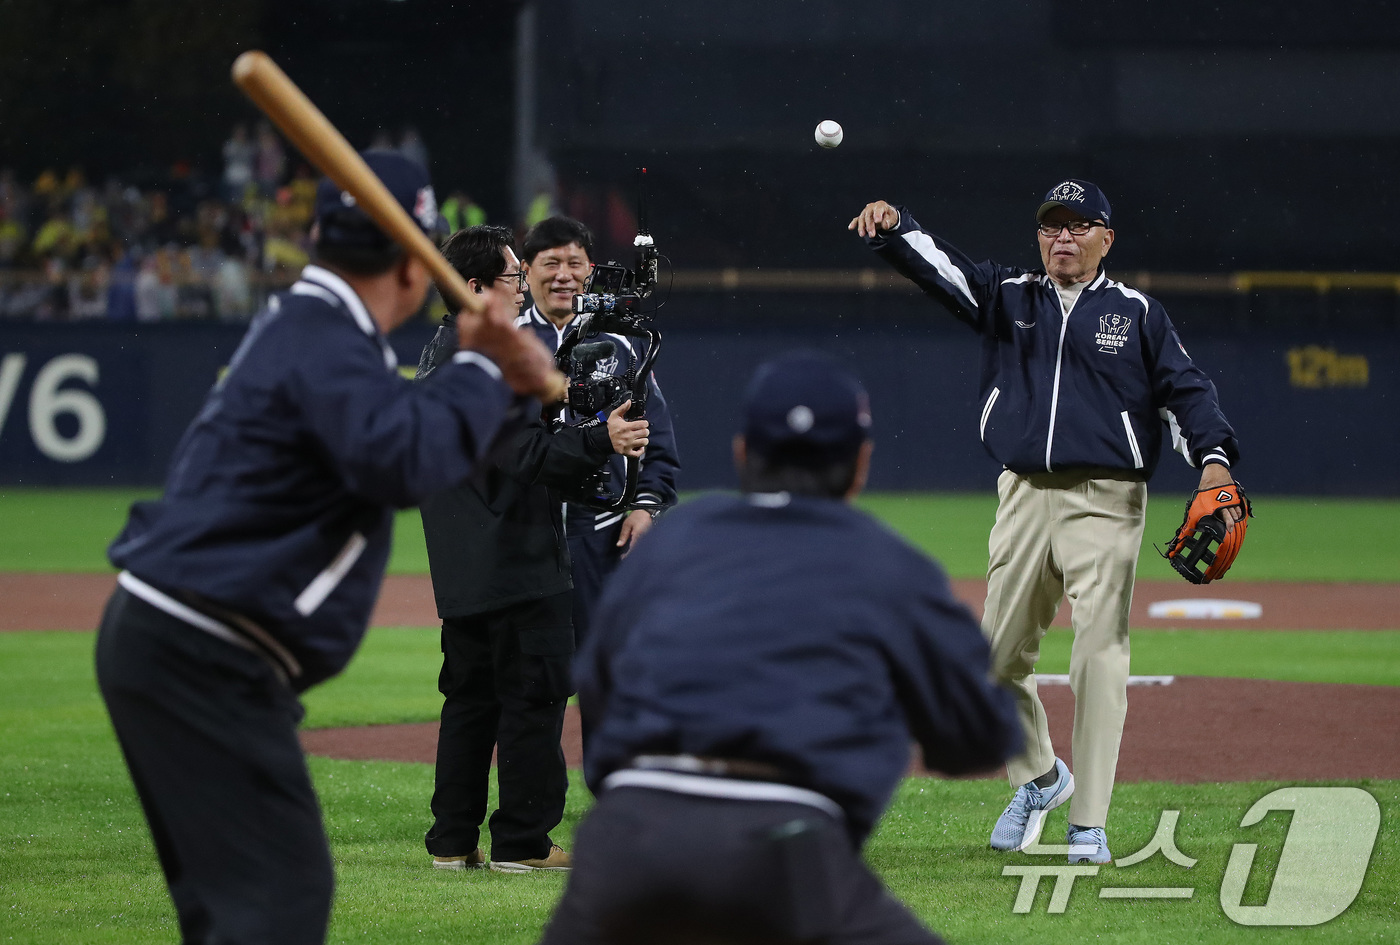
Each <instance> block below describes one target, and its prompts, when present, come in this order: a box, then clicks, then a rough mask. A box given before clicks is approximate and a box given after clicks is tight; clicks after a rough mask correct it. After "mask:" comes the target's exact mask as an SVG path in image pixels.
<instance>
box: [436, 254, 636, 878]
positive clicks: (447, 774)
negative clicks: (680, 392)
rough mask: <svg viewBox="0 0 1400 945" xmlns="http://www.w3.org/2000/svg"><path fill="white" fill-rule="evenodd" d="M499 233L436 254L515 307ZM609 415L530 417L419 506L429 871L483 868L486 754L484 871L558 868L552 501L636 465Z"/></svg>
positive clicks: (558, 589)
mask: <svg viewBox="0 0 1400 945" xmlns="http://www.w3.org/2000/svg"><path fill="white" fill-rule="evenodd" d="M512 242H513V237H512V234H511V232H510V230H508V229H505V228H504V227H496V226H475V227H468V228H467V229H464V230H461V231H459V232H458V233H456V234H455V235H454V236H453V237H452V238H451V239H450V240H448V241H447V243H446V244H445V245H444V246H443V255H444V256H445V257H446V258H447V261H448V262H450V263H451V264H452V266H453V267H454V268H455V269H456V270H457V271H458V272H460V273H461V274H462V276H463V277H464V278H465V279H466V280H467V285H468V287H469V288H470V289H471V290H472V291H473V292H476V293H479V294H482V295H485V296H488V297H491V296H494V297H497V298H503V299H505V300H508V301H509V302H510V303H511V304H513V305H515V306H516V308H517V310H518V308H519V306H520V304H521V302H523V300H524V291H523V283H522V280H521V277H520V262H519V260H518V259H516V256H515V253H514V252H513V251H512V249H511V244H512ZM448 321H449V324H448V325H445V326H444V327H443V328H440V329H439V330H438V334H437V336H436V337H435V338H434V339H433V341H432V342H431V343H429V344H428V346H427V347H426V348H424V350H423V358H422V361H421V362H420V363H419V366H418V377H419V378H423V377H426V376H427V375H428V374H430V373H432V371H433V370H435V369H436V368H437V367H438V366H439V365H440V364H443V363H446V362H447V361H449V360H450V359H451V357H452V354H453V351H452V349H453V347H454V346H453V344H452V338H453V337H454V336H453V331H454V329H453V328H452V327H451V325H450V321H451V316H449V318H448ZM622 414H623V410H621V409H618V410H616V411H614V412H613V414H612V416H610V417H609V418H608V422H607V424H606V425H600V426H597V427H594V428H592V429H588V430H582V429H577V428H572V427H566V428H563V429H561V430H559V432H558V433H556V434H551V433H549V432H548V431H547V430H546V429H545V426H544V424H543V422H542V421H541V420H539V419H538V417H537V418H536V419H535V421H534V422H533V423H531V424H530V425H529V426H528V427H526V428H524V429H523V430H522V431H520V432H518V433H516V434H514V435H513V436H510V437H508V438H506V439H504V440H502V441H500V442H498V443H497V444H496V445H495V448H494V449H493V452H492V456H491V458H490V462H489V463H487V464H485V465H484V468H483V469H481V470H480V471H479V472H478V474H477V475H476V476H474V477H472V478H471V479H470V480H468V481H466V482H464V483H462V484H461V485H459V486H456V487H454V488H452V489H449V490H447V491H445V492H441V493H438V494H437V495H434V496H432V497H430V498H429V499H428V500H427V501H425V502H424V503H423V505H422V517H423V534H424V536H425V538H426V539H427V547H428V566H429V569H430V571H431V573H432V579H433V595H434V597H435V598H436V599H437V608H438V615H439V616H440V617H441V618H442V654H443V658H442V673H441V675H440V676H439V679H438V688H439V690H440V691H441V692H442V694H443V697H444V702H443V706H442V723H441V727H440V729H439V733H438V750H437V769H436V772H435V775H434V788H433V800H432V811H433V817H434V822H433V827H432V829H431V830H430V831H428V834H427V837H426V838H425V840H426V844H427V847H428V852H430V853H432V854H433V865H434V866H437V867H439V868H443V869H460V868H465V867H479V866H485V865H487V860H486V857H485V856H484V855H483V854H482V851H481V849H480V847H479V845H478V843H479V840H480V828H481V824H482V821H483V820H484V819H485V817H486V809H487V791H488V788H489V779H490V772H491V752H492V749H493V748H494V749H496V750H497V772H496V779H497V783H498V785H499V787H500V799H499V805H498V809H497V811H496V812H495V813H494V814H493V815H492V816H491V823H490V831H491V861H490V866H491V868H492V869H495V870H498V871H500V872H512V873H523V872H531V871H535V870H564V869H568V868H569V854H568V853H566V852H565V851H564V850H562V849H561V848H559V847H558V846H555V845H554V844H553V842H552V841H551V840H550V837H549V831H550V830H552V829H553V828H554V827H556V826H558V824H559V821H560V818H561V817H562V816H563V813H564V794H565V791H566V790H567V788H568V777H567V775H566V773H565V770H564V754H563V751H562V750H561V748H560V746H559V737H560V733H561V730H562V728H563V724H564V705H565V702H566V700H567V699H568V697H569V692H570V689H571V687H570V683H569V661H570V659H571V657H572V655H573V651H574V630H573V626H572V623H571V620H570V607H571V604H570V597H571V594H570V590H569V588H570V578H569V554H568V549H567V548H566V546H565V544H564V542H563V540H562V535H563V520H562V511H561V501H560V499H559V497H558V496H557V495H556V494H555V492H554V491H553V490H554V489H555V488H567V487H571V486H574V485H576V484H577V483H579V482H580V481H582V480H583V479H585V478H586V477H588V476H589V475H591V474H592V473H593V471H594V470H596V469H597V468H598V466H599V465H600V464H602V463H603V462H605V461H606V460H607V458H608V457H609V456H610V455H611V454H612V453H613V452H614V451H616V452H620V453H624V454H631V455H641V452H642V450H643V449H645V447H646V441H647V437H646V434H647V423H646V421H645V420H638V421H628V420H625V419H624V418H623V416H622Z"/></svg>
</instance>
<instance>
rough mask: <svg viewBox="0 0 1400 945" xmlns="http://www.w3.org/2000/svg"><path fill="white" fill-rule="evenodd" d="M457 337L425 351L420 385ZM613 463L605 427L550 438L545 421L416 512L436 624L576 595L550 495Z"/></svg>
mask: <svg viewBox="0 0 1400 945" xmlns="http://www.w3.org/2000/svg"><path fill="white" fill-rule="evenodd" d="M454 337H455V332H454V330H453V329H452V328H451V327H448V326H444V327H443V328H440V329H438V336H437V337H436V338H434V339H433V341H432V342H430V343H429V344H428V346H427V347H426V348H425V349H424V352H423V361H422V362H421V363H420V364H419V368H418V377H419V378H420V379H421V378H423V377H426V376H427V375H429V374H431V373H432V372H433V371H434V369H435V368H436V367H437V366H438V365H439V364H441V363H443V362H445V361H446V360H448V359H449V358H450V357H451V353H452V349H453V348H454V347H455V344H454V341H453V338H454ZM610 455H612V444H611V443H610V441H609V440H608V430H607V427H606V426H599V427H594V428H592V429H588V430H579V429H575V428H571V427H566V428H564V429H561V430H559V431H558V432H557V433H550V432H549V431H548V430H547V428H546V426H545V424H544V422H543V421H542V420H537V421H535V422H533V423H531V424H530V425H529V426H527V427H526V428H525V429H523V430H520V431H517V432H515V433H513V434H509V435H507V436H505V437H502V439H501V441H500V442H499V443H498V444H497V445H496V446H495V448H493V450H492V453H491V455H490V457H489V459H488V461H487V462H485V463H483V464H482V465H481V467H480V468H479V469H478V471H477V472H476V474H475V475H473V476H472V477H471V478H470V479H468V480H467V481H466V482H463V483H462V484H461V485H458V486H454V487H453V488H451V489H447V490H445V491H443V492H439V493H437V494H435V495H432V496H430V497H429V498H428V499H427V500H425V501H424V502H423V504H422V506H421V508H420V512H421V514H422V517H423V535H424V537H425V538H426V540H427V546H428V569H429V571H430V572H431V573H432V578H433V596H434V597H435V598H436V599H437V609H438V616H439V617H442V618H444V619H445V618H448V617H469V616H471V615H473V614H479V613H484V612H486V611H491V610H498V609H500V608H502V607H507V606H509V605H511V604H516V603H519V602H521V601H526V600H535V599H538V598H541V597H548V596H550V595H552V594H559V593H562V592H564V591H567V590H569V589H570V588H571V587H573V582H572V580H571V578H570V576H569V571H570V567H569V552H568V546H567V545H566V543H565V541H564V521H563V504H562V500H561V499H560V498H559V496H558V494H556V493H555V491H554V489H557V488H562V487H565V486H569V485H573V484H574V483H575V482H577V481H579V480H581V479H582V478H584V477H586V476H588V475H590V474H592V473H593V472H594V471H595V470H597V469H598V467H599V466H601V465H602V464H603V463H604V462H606V461H607V459H608V457H609V456H610Z"/></svg>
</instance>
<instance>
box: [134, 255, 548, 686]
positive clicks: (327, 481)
mask: <svg viewBox="0 0 1400 945" xmlns="http://www.w3.org/2000/svg"><path fill="white" fill-rule="evenodd" d="M454 362H455V363H454V364H452V365H448V366H447V367H446V368H445V369H443V370H440V371H437V372H436V373H435V374H434V376H433V377H432V378H430V379H429V380H428V381H426V382H424V383H421V384H413V383H410V382H409V381H407V380H406V379H404V378H403V377H401V376H400V375H399V372H398V363H397V360H396V359H395V357H394V353H393V350H392V349H391V348H390V347H389V344H388V342H387V341H386V340H385V338H384V336H383V335H382V334H381V333H380V332H379V330H378V327H377V326H376V325H375V324H374V322H373V321H372V320H371V318H370V315H369V312H368V311H367V310H366V308H365V306H364V303H363V302H362V301H361V300H360V298H359V297H358V296H357V295H356V294H355V292H354V290H353V289H351V287H350V286H349V285H348V284H347V283H346V282H345V281H344V280H343V279H341V278H339V277H338V276H336V275H335V274H334V273H332V272H330V271H328V270H326V269H322V268H320V267H318V266H308V267H307V268H306V269H305V270H304V271H303V272H302V274H301V279H300V280H299V281H298V282H297V283H296V284H295V285H293V286H292V288H291V290H290V291H288V292H284V293H280V294H278V295H276V296H274V297H273V298H272V300H271V301H270V302H269V304H268V306H267V308H265V309H264V310H263V311H262V312H260V313H259V314H258V315H257V316H256V317H255V318H254V320H253V322H252V324H251V326H250V327H249V330H248V333H247V335H246V336H245V337H244V339H243V341H242V343H241V344H240V345H239V348H238V351H237V352H236V353H235V354H234V356H233V359H232V361H231V362H230V364H229V369H228V372H227V374H225V375H224V377H223V378H221V379H220V380H219V382H218V383H217V384H216V385H215V386H214V388H213V390H212V391H211V392H210V394H209V397H208V399H207V400H206V401H205V403H204V406H203V408H202V409H201V410H200V412H199V415H198V416H197V417H196V418H195V420H194V421H193V422H192V423H191V424H190V427H189V429H188V430H186V431H185V434H184V436H183V437H182V439H181V441H180V443H179V446H178V447H177V448H176V450H175V455H174V457H173V459H172V461H171V466H170V471H169V475H168V478H167V480H166V484H165V492H164V494H163V495H162V496H161V498H159V499H157V500H155V501H152V502H138V503H136V504H135V505H133V506H132V509H131V513H130V517H129V519H128V521H127V524H126V528H125V529H124V530H123V531H122V533H121V534H120V535H119V536H118V537H117V538H116V540H115V541H114V542H113V543H112V545H111V547H110V548H109V549H108V556H109V557H110V559H111V561H112V563H113V564H114V565H116V566H117V567H119V568H124V569H126V570H127V571H129V572H130V573H131V574H133V575H135V576H136V577H137V578H140V579H141V581H143V582H145V584H147V585H149V586H151V587H154V588H156V589H157V590H159V591H164V592H166V593H168V594H170V595H171V596H173V597H176V598H179V599H181V600H184V601H189V600H190V599H191V598H193V599H195V600H198V601H202V602H207V603H208V604H210V605H212V607H213V608H217V610H219V611H222V610H227V611H229V612H232V614H234V615H237V616H239V617H241V618H246V619H247V620H251V621H253V622H254V623H256V624H258V625H259V626H260V627H261V628H262V631H265V633H266V634H267V635H270V636H271V637H272V638H273V640H274V641H275V645H273V646H272V647H271V649H272V650H273V651H274V653H275V655H285V656H286V657H289V659H283V660H282V661H281V662H282V663H283V668H284V669H286V670H287V675H288V676H289V677H291V683H292V685H293V686H294V687H295V688H296V689H297V690H302V689H305V688H307V687H309V686H311V685H314V684H315V683H317V682H319V681H321V680H323V679H326V678H327V677H330V676H333V675H334V674H335V673H337V672H339V671H340V670H341V669H342V668H343V667H344V666H345V664H346V663H347V662H348V661H349V659H350V657H351V655H352V654H353V653H354V651H355V648H356V647H357V646H358V645H359V642H360V639H361V637H362V636H363V635H364V632H365V629H366V626H367V625H368V622H369V617H370V611H371V609H372V607H373V605H374V602H375V599H376V598H377V597H378V594H379V587H380V583H381V581H382V579H383V576H384V567H385V563H386V561H387V560H388V556H389V546H390V538H391V530H392V522H393V509H394V508H396V507H405V506H410V505H414V504H416V503H417V502H419V501H420V500H421V499H423V498H424V497H425V496H427V495H429V494H430V493H433V492H435V491H437V490H440V489H443V488H445V487H447V486H450V485H453V484H455V483H457V482H459V481H461V480H463V479H465V478H466V477H467V476H468V475H470V474H471V472H472V470H473V467H474V466H475V465H476V463H477V461H478V460H479V459H480V458H481V457H482V456H483V454H484V453H485V452H486V450H487V448H488V446H490V444H491V441H492V440H493V439H494V438H495V437H496V435H497V433H498V431H500V430H501V428H502V426H503V424H506V423H507V422H508V421H509V420H510V418H512V417H513V416H515V415H516V414H519V413H522V410H521V407H520V405H519V404H517V403H516V399H515V398H514V396H513V395H512V393H511V391H510V389H509V388H508V387H507V386H506V385H505V384H504V383H502V382H501V380H500V371H499V369H497V368H496V366H495V365H494V364H492V363H491V362H490V361H489V360H487V359H485V358H484V357H481V356H480V355H477V354H475V353H472V352H462V353H460V354H458V355H456V356H455V358H454ZM148 593H149V592H148ZM167 609H169V608H167ZM177 609H178V608H177ZM206 612H207V610H206ZM235 623H236V622H235ZM235 629H239V628H238V627H236V626H235ZM255 636H256V634H255ZM264 649H266V647H265V648H264Z"/></svg>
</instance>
